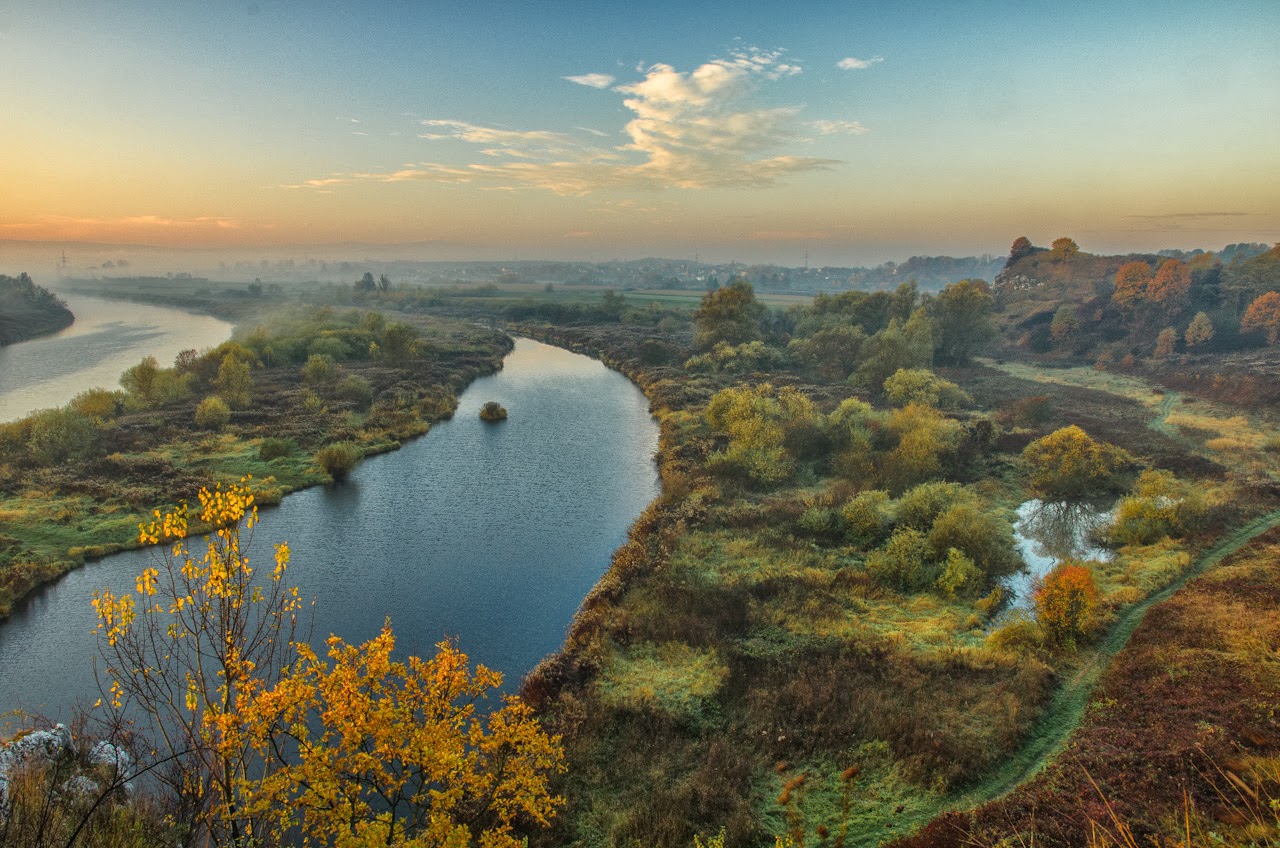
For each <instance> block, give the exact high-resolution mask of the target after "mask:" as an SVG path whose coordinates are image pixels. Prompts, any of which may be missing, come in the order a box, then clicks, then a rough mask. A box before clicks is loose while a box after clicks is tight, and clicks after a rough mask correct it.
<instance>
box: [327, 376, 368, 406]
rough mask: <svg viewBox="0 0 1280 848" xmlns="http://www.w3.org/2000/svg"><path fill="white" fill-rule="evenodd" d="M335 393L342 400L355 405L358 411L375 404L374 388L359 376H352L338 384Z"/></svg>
mask: <svg viewBox="0 0 1280 848" xmlns="http://www.w3.org/2000/svg"><path fill="white" fill-rule="evenodd" d="M334 393H335V394H336V395H337V396H338V397H339V398H340V399H341V400H345V401H348V402H350V403H353V404H355V406H356V408H358V409H368V408H369V407H370V406H371V405H372V404H373V386H372V385H370V384H369V381H368V380H366V379H365V378H364V377H361V376H360V375H359V374H351V375H349V376H348V377H346V378H344V379H343V380H342V381H341V382H340V383H338V387H337V389H335V390H334Z"/></svg>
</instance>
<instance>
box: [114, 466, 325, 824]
mask: <svg viewBox="0 0 1280 848" xmlns="http://www.w3.org/2000/svg"><path fill="white" fill-rule="evenodd" d="M248 482H249V481H248V478H246V479H244V480H241V481H240V483H239V484H232V485H229V486H227V487H225V488H224V487H221V486H219V487H216V488H214V489H213V490H212V491H211V490H209V489H201V491H200V512H199V514H198V516H197V518H198V520H199V521H200V522H201V523H202V524H204V525H205V526H207V527H208V528H209V533H208V535H207V536H206V537H205V539H204V543H203V545H196V546H194V547H189V546H188V542H187V533H188V529H189V527H188V514H187V508H186V506H185V505H183V506H182V507H180V508H178V509H176V510H174V511H173V512H168V513H164V514H161V513H160V511H158V510H157V511H156V513H155V520H154V521H152V522H149V523H147V524H143V525H141V526H140V528H139V529H140V531H141V533H140V541H142V542H143V543H144V544H153V545H161V546H162V547H161V548H160V549H159V550H158V552H157V553H156V555H155V557H154V565H153V566H152V567H150V568H147V569H144V570H143V572H142V574H140V575H139V576H138V578H137V582H136V589H137V595H136V597H135V596H134V595H132V594H126V595H120V596H116V595H115V594H113V593H112V592H111V591H110V590H106V589H104V590H103V591H101V592H99V593H98V594H97V595H95V597H94V599H93V606H94V609H95V611H96V612H97V614H98V634H99V639H98V653H99V657H100V660H101V663H100V664H99V665H98V667H97V672H98V675H99V687H100V688H101V689H102V692H103V698H104V700H106V701H107V702H108V704H107V706H108V707H109V709H111V710H113V711H114V712H115V713H116V714H117V715H118V716H120V717H122V718H124V719H128V720H131V721H133V722H135V723H137V724H139V725H140V726H141V728H140V729H141V730H142V731H143V733H144V734H145V735H146V736H147V737H148V738H149V739H151V740H152V745H153V746H154V749H155V750H154V753H153V759H154V761H155V762H154V763H152V764H150V766H151V767H152V773H153V774H155V775H156V776H157V778H158V780H159V782H160V784H161V787H162V789H163V790H164V794H165V795H166V801H167V805H168V814H169V816H170V822H171V824H172V826H173V827H174V829H175V830H176V834H175V835H176V836H177V837H178V838H179V839H181V840H182V841H184V842H186V841H189V840H194V839H197V838H200V837H201V836H202V835H204V834H208V835H210V836H211V837H212V838H213V839H214V840H215V841H217V842H224V843H230V844H233V845H239V844H242V843H245V842H248V841H249V840H251V839H252V835H253V832H254V830H255V829H256V824H255V822H254V821H252V820H251V819H249V818H247V817H246V816H245V814H244V810H243V809H242V807H241V805H240V803H239V797H238V791H239V790H238V786H239V784H240V782H241V781H242V780H243V779H244V777H245V776H246V774H247V773H248V771H249V769H250V767H251V766H254V765H255V764H254V762H253V759H254V758H253V756H252V751H251V750H250V749H249V748H248V746H246V745H240V746H238V747H235V746H231V745H228V744H226V740H225V737H224V730H225V724H226V720H227V719H228V718H229V717H234V716H235V715H236V714H237V713H238V711H239V709H240V707H241V705H242V703H243V701H244V699H245V697H246V696H247V695H248V694H249V693H250V692H252V691H254V690H256V689H258V688H260V687H262V686H264V685H267V684H268V683H270V682H271V681H272V680H274V679H275V677H276V675H278V673H279V671H280V669H282V668H284V667H285V666H286V665H288V664H289V663H290V662H292V661H293V658H294V656H295V653H294V642H293V640H294V634H295V630H296V627H297V620H298V613H299V612H300V609H301V602H300V600H299V598H298V591H297V589H296V588H294V587H291V586H288V585H287V584H286V583H285V581H284V575H285V570H286V569H287V567H288V564H289V548H288V546H287V545H284V544H281V545H279V546H277V547H276V549H275V562H274V566H273V567H272V568H271V569H270V570H267V572H266V573H265V574H259V573H257V571H256V570H255V569H254V568H253V567H252V566H251V565H250V562H249V555H248V550H249V546H250V542H251V540H252V533H253V527H254V525H255V524H256V523H257V507H255V506H254V496H253V493H252V491H251V490H250V489H249V487H248ZM143 765H147V764H143Z"/></svg>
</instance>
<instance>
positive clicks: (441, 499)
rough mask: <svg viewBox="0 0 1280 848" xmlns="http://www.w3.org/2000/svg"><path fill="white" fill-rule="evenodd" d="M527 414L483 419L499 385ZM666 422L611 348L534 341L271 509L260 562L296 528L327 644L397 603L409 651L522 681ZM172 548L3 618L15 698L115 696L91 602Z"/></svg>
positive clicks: (376, 620)
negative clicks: (441, 646)
mask: <svg viewBox="0 0 1280 848" xmlns="http://www.w3.org/2000/svg"><path fill="white" fill-rule="evenodd" d="M488 400H496V401H498V402H499V403H501V404H502V405H503V406H505V407H506V408H507V409H508V411H509V412H510V418H509V419H508V420H507V421H505V422H502V423H498V424H485V423H483V422H481V421H480V420H479V418H478V412H479V409H480V407H481V406H482V405H483V404H484V402H485V401H488ZM657 444H658V426H657V423H656V422H655V421H654V419H653V418H652V416H650V414H649V410H648V402H647V400H646V399H645V397H644V395H643V394H642V393H641V392H640V391H639V389H637V388H636V387H635V386H634V385H633V384H632V383H631V382H630V381H628V380H627V379H626V378H625V377H623V376H621V375H620V374H618V373H616V372H614V371H610V370H609V369H608V368H606V367H605V366H604V365H603V364H601V363H600V362H598V361H596V360H594V359H590V358H588V357H585V356H581V355H578V354H574V353H570V352H568V351H565V350H562V349H560V348H556V347H551V346H549V345H544V344H541V343H539V342H535V341H531V340H528V339H518V340H517V342H516V347H515V350H514V351H513V352H512V353H511V354H510V355H509V356H508V357H507V359H506V361H505V365H504V368H503V370H502V371H500V372H498V373H497V374H495V375H492V376H488V377H482V378H480V379H478V380H476V381H475V382H474V383H472V384H471V386H470V387H469V388H468V389H467V390H466V391H465V392H464V393H463V395H462V397H461V398H460V403H459V407H458V412H457V414H456V415H455V416H454V418H453V420H451V421H446V422H441V423H439V424H437V425H436V426H435V427H433V428H432V430H431V432H430V433H428V434H427V435H426V436H424V437H423V438H421V439H417V440H415V441H413V442H410V443H408V444H406V445H405V446H404V447H403V448H401V449H400V450H398V451H395V452H392V453H388V454H384V455H381V456H377V457H373V458H370V459H368V460H366V461H364V462H363V463H361V464H360V466H359V467H358V468H357V469H356V471H355V472H354V473H353V474H352V476H351V477H350V479H349V480H348V482H346V483H345V484H342V485H336V486H323V487H316V488H312V489H307V490H305V491H302V492H297V493H295V494H292V495H289V496H288V497H286V498H285V500H284V502H283V503H282V504H281V505H280V506H278V507H273V508H269V509H264V510H263V511H262V520H261V522H260V523H259V525H258V527H257V528H256V530H255V533H254V543H253V547H252V548H251V556H252V557H253V561H254V562H257V563H259V564H263V563H270V555H271V545H272V544H274V543H276V542H279V541H287V542H288V543H289V546H290V548H291V549H292V552H293V559H292V564H291V565H290V569H289V574H290V576H291V577H292V579H293V580H294V581H295V582H296V584H297V585H298V586H299V587H300V588H301V590H302V594H303V596H304V597H305V598H314V599H315V606H314V611H315V612H314V630H313V638H312V642H313V643H314V644H315V645H316V646H317V648H321V647H322V646H323V642H324V639H325V637H327V636H328V635H329V634H330V633H336V634H337V635H339V636H341V637H342V638H344V639H345V640H347V641H348V642H358V641H364V640H366V639H369V638H371V637H372V636H374V635H375V634H376V633H377V632H378V630H379V629H380V628H381V626H382V623H383V620H384V619H385V618H387V617H390V619H391V622H392V625H393V627H394V628H395V632H396V640H397V651H398V653H400V655H401V656H404V655H406V654H408V653H416V654H426V653H430V652H431V651H433V650H434V645H435V643H436V642H438V641H440V640H441V639H443V638H446V637H451V638H456V639H457V640H458V643H459V645H460V646H461V648H462V649H463V650H464V651H466V652H467V653H468V654H469V655H470V657H471V659H472V661H473V662H482V663H484V664H486V665H488V666H490V667H492V668H496V669H498V670H500V671H502V672H504V673H505V674H506V676H507V679H508V686H507V687H506V688H508V689H514V688H515V686H516V685H517V684H518V680H519V678H520V677H521V676H523V675H524V674H525V673H526V672H528V671H529V670H530V669H531V668H532V667H533V666H534V665H536V664H537V662H538V661H539V660H540V659H541V658H542V657H544V656H545V655H546V654H548V653H550V652H552V651H555V650H556V649H558V648H559V647H560V645H561V643H562V642H563V640H564V636H565V632H566V628H567V626H568V624H569V622H570V620H571V618H572V617H573V614H574V612H575V611H576V610H577V608H578V605H579V604H580V603H581V601H582V599H583V597H584V596H585V595H586V594H587V592H588V591H589V590H590V589H591V587H592V586H593V585H594V584H595V582H596V581H597V580H598V579H599V578H600V576H601V574H603V572H604V571H605V569H606V568H607V567H608V565H609V559H610V556H611V554H612V552H613V551H614V549H615V548H617V547H618V546H619V545H620V544H622V542H623V541H625V538H626V531H627V528H628V527H629V526H630V524H631V522H632V521H634V520H635V518H636V517H637V516H638V515H639V514H640V512H641V511H642V510H643V509H644V507H645V505H646V504H648V502H649V501H650V500H652V499H653V498H654V497H655V496H656V495H657V494H658V487H659V483H658V475H657V469H656V466H655V463H654V458H653V457H654V452H655V451H656V450H657ZM153 555H154V551H146V550H141V551H129V552H125V553H121V554H117V555H115V556H112V557H108V558H106V559H104V560H102V561H100V562H97V563H90V564H88V565H86V566H85V567H84V568H82V569H80V570H78V571H74V572H72V573H71V574H68V575H67V576H66V577H64V578H63V579H62V580H60V581H58V582H57V583H55V584H53V585H51V586H49V587H47V588H46V589H45V590H43V591H41V592H39V593H38V594H37V595H35V596H34V597H33V598H32V599H31V601H30V602H29V603H27V604H25V605H24V606H23V607H22V608H21V609H20V610H18V611H16V612H15V614H14V615H13V616H12V617H11V618H10V619H9V620H8V621H7V622H5V623H4V624H2V625H0V714H3V713H4V712H6V711H8V710H12V709H15V708H23V709H25V710H28V711H31V712H39V713H41V714H44V715H47V716H50V717H61V718H66V717H67V715H68V706H69V705H70V704H71V703H72V702H73V701H75V700H77V699H80V700H85V699H87V700H88V701H89V702H90V703H92V700H93V699H94V698H96V697H97V689H96V686H95V684H94V682H93V674H92V662H91V661H92V658H93V657H94V656H95V654H96V649H95V644H94V637H93V635H92V630H93V626H94V620H93V612H92V609H91V607H90V604H89V601H90V598H91V597H92V595H93V593H94V591H96V590H98V589H99V588H101V587H103V586H110V587H111V588H112V590H113V591H116V592H124V591H133V581H134V577H135V575H137V573H138V572H139V571H140V570H141V569H142V568H143V567H145V566H146V565H147V564H148V562H149V561H150V557H151V556H153Z"/></svg>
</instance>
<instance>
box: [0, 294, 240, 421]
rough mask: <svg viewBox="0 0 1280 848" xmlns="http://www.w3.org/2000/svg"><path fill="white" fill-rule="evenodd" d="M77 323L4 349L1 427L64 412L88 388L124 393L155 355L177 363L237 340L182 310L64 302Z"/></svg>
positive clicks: (74, 297)
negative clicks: (124, 378) (184, 355)
mask: <svg viewBox="0 0 1280 848" xmlns="http://www.w3.org/2000/svg"><path fill="white" fill-rule="evenodd" d="M58 296H59V297H61V298H62V299H63V300H65V301H66V302H67V306H68V307H69V308H70V309H71V311H72V313H73V314H74V315H75V316H76V320H75V323H73V324H72V325H71V326H70V327H67V328H66V329H65V330H63V331H61V332H59V333H54V334H53V335H51V336H42V337H40V338H37V339H31V340H30V341H25V342H19V343H17V344H12V345H6V346H4V347H0V421H12V420H13V419H15V418H21V417H23V416H24V415H28V414H30V413H32V412H34V411H35V410H37V409H47V408H49V407H55V406H62V405H64V404H65V403H66V402H67V401H69V400H71V399H72V398H73V397H75V396H76V395H78V394H79V393H80V392H83V391H85V390H86V389H94V388H105V389H118V388H119V387H120V375H121V374H122V373H124V371H125V369H127V368H131V367H132V366H134V365H137V364H138V363H139V362H141V361H142V358H143V357H145V356H154V357H155V358H156V361H158V362H159V363H160V364H161V365H163V366H166V367H167V366H170V365H172V364H173V358H174V357H175V356H177V355H178V353H179V352H180V351H182V350H186V349H189V348H195V349H196V350H202V349H204V348H207V347H214V346H216V345H219V344H221V343H222V342H224V341H226V340H227V339H229V338H230V337H231V325H230V324H228V323H227V322H226V321H222V320H219V319H217V318H212V317H210V316H208V315H195V314H193V313H190V312H183V311H181V310H179V309H169V308H167V307H163V306H149V305H147V304H142V303H127V302H124V301H119V300H104V299H103V298H100V297H89V296H87V295H82V294H75V293H72V294H62V293H59V295H58Z"/></svg>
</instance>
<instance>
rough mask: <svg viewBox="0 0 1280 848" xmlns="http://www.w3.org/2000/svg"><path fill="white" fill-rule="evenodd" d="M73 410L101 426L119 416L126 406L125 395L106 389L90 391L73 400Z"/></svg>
mask: <svg viewBox="0 0 1280 848" xmlns="http://www.w3.org/2000/svg"><path fill="white" fill-rule="evenodd" d="M70 406H71V408H72V409H73V410H75V411H76V412H79V413H80V414H81V415H84V416H86V417H88V418H91V419H93V421H94V422H96V423H98V424H101V423H103V422H104V421H109V420H110V419H112V418H115V417H116V415H118V414H119V412H120V409H121V408H122V407H123V406H124V393H123V392H112V391H108V390H106V389H89V390H87V391H83V392H81V393H80V394H78V395H76V396H75V397H74V398H72V399H71V404H70Z"/></svg>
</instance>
